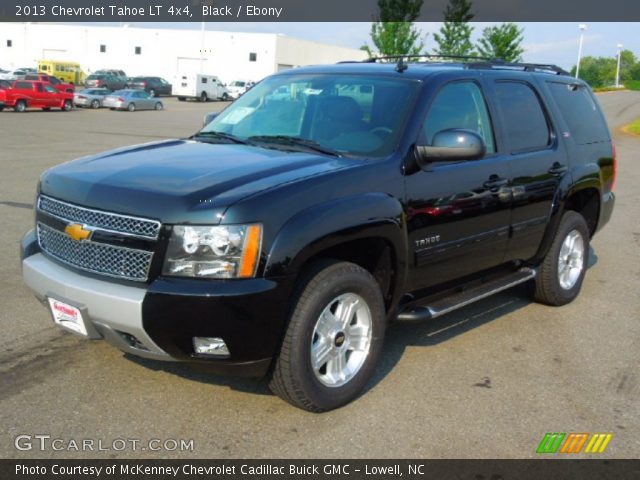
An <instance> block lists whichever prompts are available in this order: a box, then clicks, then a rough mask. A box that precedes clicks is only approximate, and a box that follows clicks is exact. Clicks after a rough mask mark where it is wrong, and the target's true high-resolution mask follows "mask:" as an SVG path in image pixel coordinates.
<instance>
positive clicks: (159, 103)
mask: <svg viewBox="0 0 640 480" xmlns="http://www.w3.org/2000/svg"><path fill="white" fill-rule="evenodd" d="M154 108H155V109H156V110H162V103H161V102H156V104H155V106H154Z"/></svg>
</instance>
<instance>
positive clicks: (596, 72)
mask: <svg viewBox="0 0 640 480" xmlns="http://www.w3.org/2000/svg"><path fill="white" fill-rule="evenodd" d="M575 73H576V67H575V66H574V67H573V68H572V69H571V74H572V75H575ZM580 78H581V79H582V80H584V81H585V82H587V83H588V84H589V85H591V86H592V87H596V88H597V87H606V86H610V85H613V84H614V83H615V81H616V58H615V57H582V60H580Z"/></svg>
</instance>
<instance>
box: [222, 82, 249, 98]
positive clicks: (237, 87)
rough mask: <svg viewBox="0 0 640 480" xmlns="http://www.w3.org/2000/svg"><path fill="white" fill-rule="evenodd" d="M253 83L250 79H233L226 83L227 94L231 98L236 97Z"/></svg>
mask: <svg viewBox="0 0 640 480" xmlns="http://www.w3.org/2000/svg"><path fill="white" fill-rule="evenodd" d="M254 85H255V82H252V81H250V80H234V81H233V82H231V83H230V84H229V85H227V90H228V91H229V96H231V98H238V97H240V95H242V94H244V93H245V92H246V91H247V90H249V89H250V88H251V87H253V86H254Z"/></svg>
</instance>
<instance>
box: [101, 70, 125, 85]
mask: <svg viewBox="0 0 640 480" xmlns="http://www.w3.org/2000/svg"><path fill="white" fill-rule="evenodd" d="M93 74H94V75H112V76H114V77H118V78H120V79H122V81H124V82H126V81H128V79H129V77H127V74H126V73H124V71H122V70H108V69H107V70H104V69H103V70H96V71H95V72H93Z"/></svg>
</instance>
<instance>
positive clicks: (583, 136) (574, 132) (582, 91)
mask: <svg viewBox="0 0 640 480" xmlns="http://www.w3.org/2000/svg"><path fill="white" fill-rule="evenodd" d="M549 89H550V90H551V95H552V96H553V99H554V100H555V101H556V104H557V105H558V107H559V108H560V111H561V113H562V117H563V118H564V120H565V121H566V122H567V126H568V127H569V134H570V135H571V136H572V137H573V139H574V140H575V141H576V143H578V144H585V143H595V142H606V141H609V140H610V138H609V131H608V129H607V124H606V123H605V121H604V119H603V118H602V114H601V113H600V109H599V108H598V105H597V104H596V102H595V100H594V99H593V97H592V96H591V94H590V93H589V91H588V90H587V87H585V86H582V85H580V86H578V85H568V84H566V83H556V82H549Z"/></svg>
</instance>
